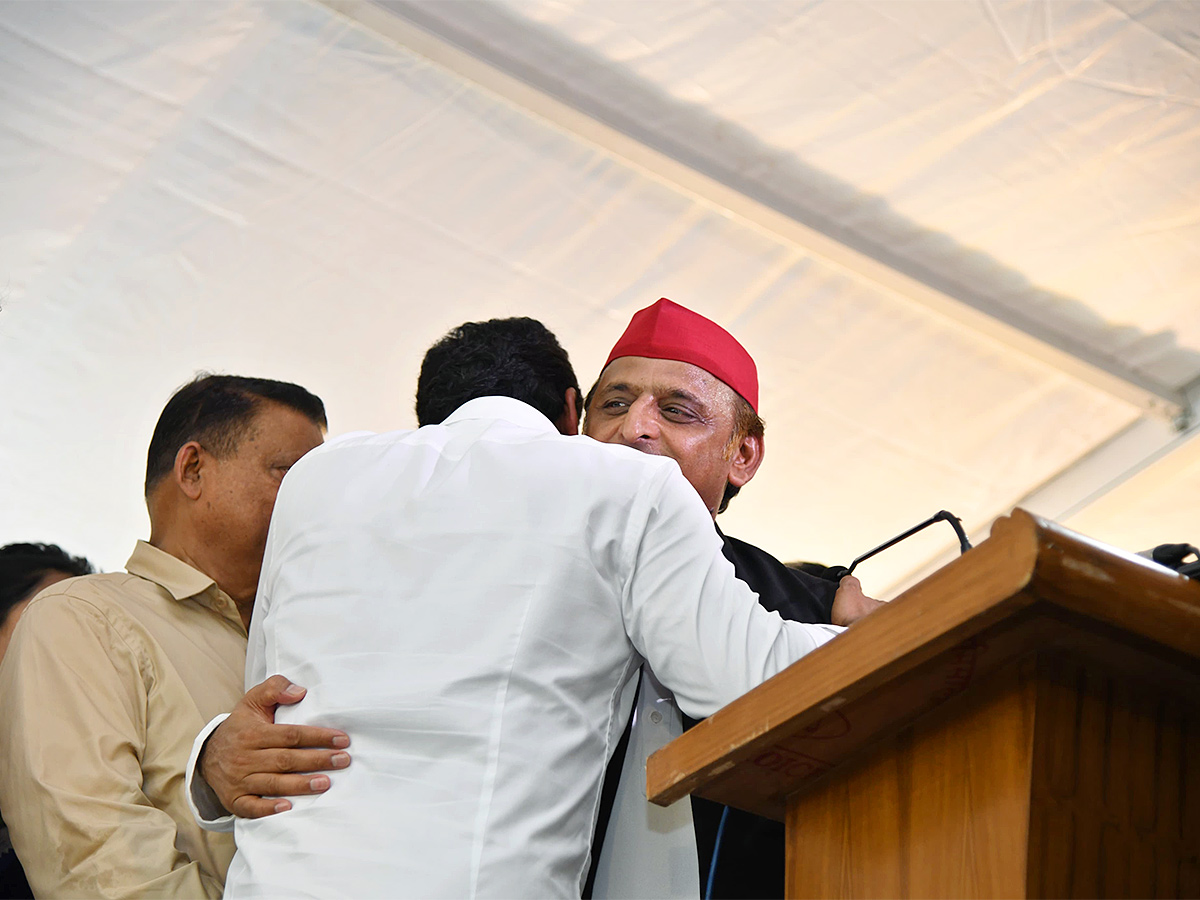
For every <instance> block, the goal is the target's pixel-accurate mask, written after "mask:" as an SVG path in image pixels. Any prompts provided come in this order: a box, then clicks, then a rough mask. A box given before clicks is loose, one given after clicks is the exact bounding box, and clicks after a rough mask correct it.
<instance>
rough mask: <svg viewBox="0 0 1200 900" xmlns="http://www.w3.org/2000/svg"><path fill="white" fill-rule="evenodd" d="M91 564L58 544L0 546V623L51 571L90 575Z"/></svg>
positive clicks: (27, 597) (0, 624) (26, 598)
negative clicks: (72, 554)
mask: <svg viewBox="0 0 1200 900" xmlns="http://www.w3.org/2000/svg"><path fill="white" fill-rule="evenodd" d="M93 571H95V570H94V569H93V568H92V564H91V563H90V562H88V561H87V560H86V559H84V558H83V557H82V556H71V555H70V554H69V553H67V552H66V551H65V550H63V548H62V547H59V546H58V545H57V544H8V545H7V546H5V547H0V626H3V625H4V622H5V620H6V619H7V618H8V614H9V612H10V611H11V610H12V608H13V607H14V606H16V605H17V604H18V603H20V602H21V601H22V600H28V599H29V596H30V593H31V592H32V591H33V589H34V587H35V586H36V585H37V583H38V582H39V581H41V580H42V579H43V578H45V577H46V576H47V575H49V574H50V573H51V572H62V573H63V574H64V575H90V574H91V573H92V572H93Z"/></svg>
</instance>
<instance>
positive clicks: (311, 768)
mask: <svg viewBox="0 0 1200 900" xmlns="http://www.w3.org/2000/svg"><path fill="white" fill-rule="evenodd" d="M348 765H350V754H348V753H346V751H344V750H262V751H260V752H259V753H258V754H257V755H256V756H255V758H254V760H253V763H252V766H251V767H249V768H248V769H247V773H246V778H247V779H249V778H251V777H253V776H254V775H261V774H266V773H271V774H289V773H292V772H332V771H335V770H337V769H344V768H346V766H348ZM246 789H247V790H248V791H250V792H251V793H255V794H261V793H264V792H263V791H260V790H255V789H253V788H251V787H250V786H249V785H247V786H246Z"/></svg>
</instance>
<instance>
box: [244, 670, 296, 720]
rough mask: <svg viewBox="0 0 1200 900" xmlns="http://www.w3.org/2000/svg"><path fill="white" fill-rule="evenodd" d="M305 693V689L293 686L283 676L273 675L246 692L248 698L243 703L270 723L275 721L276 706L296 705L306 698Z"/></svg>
mask: <svg viewBox="0 0 1200 900" xmlns="http://www.w3.org/2000/svg"><path fill="white" fill-rule="evenodd" d="M304 693H305V691H304V688H302V687H301V686H300V685H298V684H293V683H292V682H291V681H290V680H288V679H287V678H285V677H284V676H283V675H272V676H271V677H270V678H268V679H267V680H266V681H261V682H259V683H258V684H256V685H255V686H254V687H252V688H250V690H248V691H246V696H245V697H243V698H242V700H241V702H242V703H244V704H246V705H247V706H250V707H251V708H253V709H254V710H256V711H257V712H258V713H260V714H261V715H262V716H263V717H264V718H266V719H267V720H268V721H274V719H275V707H276V706H279V705H280V704H283V705H285V706H286V705H287V704H289V703H296V702H297V701H299V700H301V699H303V698H304Z"/></svg>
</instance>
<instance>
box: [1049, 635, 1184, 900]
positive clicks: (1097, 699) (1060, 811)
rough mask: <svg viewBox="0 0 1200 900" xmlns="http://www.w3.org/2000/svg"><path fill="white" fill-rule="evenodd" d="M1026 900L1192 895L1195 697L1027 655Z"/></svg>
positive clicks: (1067, 660) (1092, 665) (1085, 663)
mask: <svg viewBox="0 0 1200 900" xmlns="http://www.w3.org/2000/svg"><path fill="white" fill-rule="evenodd" d="M1037 689H1038V697H1037V727H1036V737H1035V742H1034V744H1035V746H1034V761H1035V765H1034V770H1033V780H1032V790H1031V793H1030V796H1031V819H1030V832H1031V833H1030V841H1029V853H1028V857H1029V884H1028V895H1029V896H1031V897H1197V896H1200V878H1198V877H1197V876H1198V873H1200V869H1198V861H1200V828H1198V827H1197V826H1198V820H1200V697H1197V696H1196V695H1195V694H1194V693H1191V694H1185V695H1181V694H1179V693H1177V692H1176V691H1174V690H1170V689H1166V690H1164V689H1163V686H1162V685H1161V684H1160V683H1158V682H1156V681H1151V680H1148V679H1137V678H1131V677H1128V676H1126V675H1122V676H1121V677H1119V678H1114V677H1113V676H1112V674H1111V673H1110V672H1108V671H1106V669H1105V667H1104V666H1103V665H1102V664H1099V663H1097V662H1095V661H1092V660H1082V659H1079V658H1075V657H1072V656H1064V655H1060V654H1049V653H1044V654H1041V655H1039V657H1038V681H1037Z"/></svg>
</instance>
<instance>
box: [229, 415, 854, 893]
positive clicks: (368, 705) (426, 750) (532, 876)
mask: <svg viewBox="0 0 1200 900" xmlns="http://www.w3.org/2000/svg"><path fill="white" fill-rule="evenodd" d="M839 631H840V629H836V628H833V627H832V626H820V625H803V624H799V623H795V622H785V621H783V620H782V619H780V617H779V616H778V615H777V614H775V613H769V612H767V611H765V610H764V609H762V608H761V607H760V606H759V605H758V603H757V602H756V597H755V595H754V594H753V593H752V592H751V591H750V589H749V588H748V587H747V586H746V585H745V584H744V583H743V582H741V581H738V580H737V578H736V577H735V576H734V571H733V566H732V565H731V564H730V563H729V562H728V561H726V559H725V557H724V556H723V555H722V553H721V541H720V539H719V537H718V536H717V535H716V533H715V531H714V529H713V526H712V520H711V518H710V517H709V515H708V512H707V510H705V508H704V505H703V503H702V502H701V501H700V499H699V497H698V496H697V495H696V492H695V491H694V490H693V489H692V487H691V486H690V485H689V484H688V482H687V481H686V480H685V479H684V478H683V476H682V474H681V473H680V471H679V468H678V467H677V466H676V464H675V463H674V461H673V460H670V459H666V458H662V457H654V456H648V455H645V454H642V453H639V452H637V451H635V450H632V449H629V448H627V447H619V446H612V445H607V444H600V443H597V442H595V441H592V440H590V439H588V438H584V437H564V436H562V435H560V434H558V433H557V431H555V429H554V427H553V426H552V425H551V423H550V422H549V420H547V419H546V418H545V417H544V416H543V415H542V414H541V413H538V412H537V411H536V410H534V409H533V408H532V407H529V406H527V405H525V404H523V403H520V402H518V401H516V400H512V399H508V398H502V397H486V398H481V399H478V400H473V401H471V402H470V403H466V404H464V405H463V406H462V407H460V408H459V409H458V410H457V411H455V413H454V414H453V415H451V416H450V417H449V418H448V419H447V420H446V422H445V424H444V425H440V426H430V427H426V428H422V429H420V430H417V431H408V432H393V433H390V434H382V435H349V436H347V437H345V438H341V439H338V440H335V441H331V442H329V443H327V444H325V445H323V446H321V447H318V448H317V449H315V450H313V451H312V452H311V453H309V454H308V455H307V456H305V457H304V458H303V459H302V460H301V461H300V462H299V463H297V464H296V465H295V466H294V467H293V468H292V470H291V472H290V473H289V474H288V476H287V477H286V478H285V479H284V482H283V485H282V487H281V489H280V491H279V497H278V500H277V502H276V505H275V513H274V516H273V518H272V521H271V531H270V535H269V537H268V540H267V550H266V555H265V557H264V559H263V570H262V578H261V581H260V583H259V592H258V598H257V601H256V607H255V612H254V618H253V622H252V625H251V629H250V648H249V656H248V659H247V669H246V684H247V686H250V685H253V684H257V683H258V682H260V681H262V680H263V679H264V678H265V677H267V676H268V675H269V674H273V673H277V672H278V673H282V674H284V675H286V676H287V677H289V678H291V679H292V680H293V681H296V682H298V683H299V684H302V685H304V686H305V687H307V688H308V694H307V696H306V697H305V698H304V700H303V701H302V702H300V703H299V704H297V705H295V706H292V707H281V708H280V709H279V711H278V715H277V719H278V721H281V722H297V723H303V724H311V725H323V726H329V727H336V728H341V729H343V730H345V731H346V732H347V733H348V734H350V735H351V740H352V743H353V760H354V761H353V763H352V764H351V766H350V767H349V768H348V769H346V770H345V771H342V772H339V773H337V776H336V777H335V778H334V779H333V785H332V787H331V788H330V789H329V790H328V791H327V792H326V793H324V794H321V795H319V796H315V797H301V798H296V799H295V800H294V808H293V809H292V810H291V811H289V812H286V813H283V814H280V815H276V816H271V817H268V818H264V819H254V820H238V822H237V827H236V838H237V846H238V853H237V856H236V857H235V858H234V862H233V864H232V866H231V867H230V871H229V878H228V881H227V884H226V896H228V897H232V898H238V897H260V896H312V897H384V896H386V897H401V896H409V897H575V898H577V897H578V896H579V893H580V889H581V886H582V883H583V879H584V876H585V874H586V869H587V862H588V849H589V843H590V840H591V835H592V828H593V823H594V820H595V816H596V810H597V807H598V804H599V798H600V787H601V781H602V779H603V775H604V767H605V764H606V762H607V760H608V759H609V757H610V755H611V753H612V750H613V747H614V745H615V744H616V742H617V740H618V738H619V737H620V734H621V731H622V729H623V727H624V725H625V722H626V721H627V719H628V717H629V713H630V709H629V707H630V702H631V700H630V696H629V693H628V692H626V691H624V690H623V689H624V688H625V687H626V686H627V684H628V682H629V680H630V679H631V678H632V677H634V676H635V675H636V673H637V670H638V667H639V666H640V665H641V663H642V660H643V659H645V660H647V661H648V662H649V664H650V665H651V666H652V667H653V669H654V672H655V673H656V675H657V676H658V678H659V679H660V680H661V681H662V683H663V684H664V685H665V686H666V687H667V688H669V689H670V690H672V691H673V692H674V694H675V697H676V699H677V701H678V703H679V706H680V707H681V708H682V709H683V710H684V711H685V712H687V713H688V714H690V715H692V716H697V717H699V716H707V715H709V714H711V713H713V712H714V711H715V710H717V709H718V708H719V707H721V706H724V705H725V704H726V703H728V702H730V701H731V700H733V699H735V698H736V697H738V696H739V695H741V694H742V693H744V692H745V691H747V690H748V689H750V688H752V687H754V686H755V685H757V684H759V683H760V682H761V681H763V680H764V679H766V678H768V677H770V676H771V675H773V674H775V673H776V672H778V671H780V670H781V669H783V668H784V667H786V666H787V665H788V664H790V663H791V662H793V661H794V660H796V659H797V658H799V657H800V656H803V655H804V654H805V653H807V652H808V651H810V650H812V649H813V648H815V647H816V646H818V645H819V644H822V643H824V642H825V641H827V640H829V639H830V638H832V637H833V636H834V635H836V634H837V633H838V632H839Z"/></svg>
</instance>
